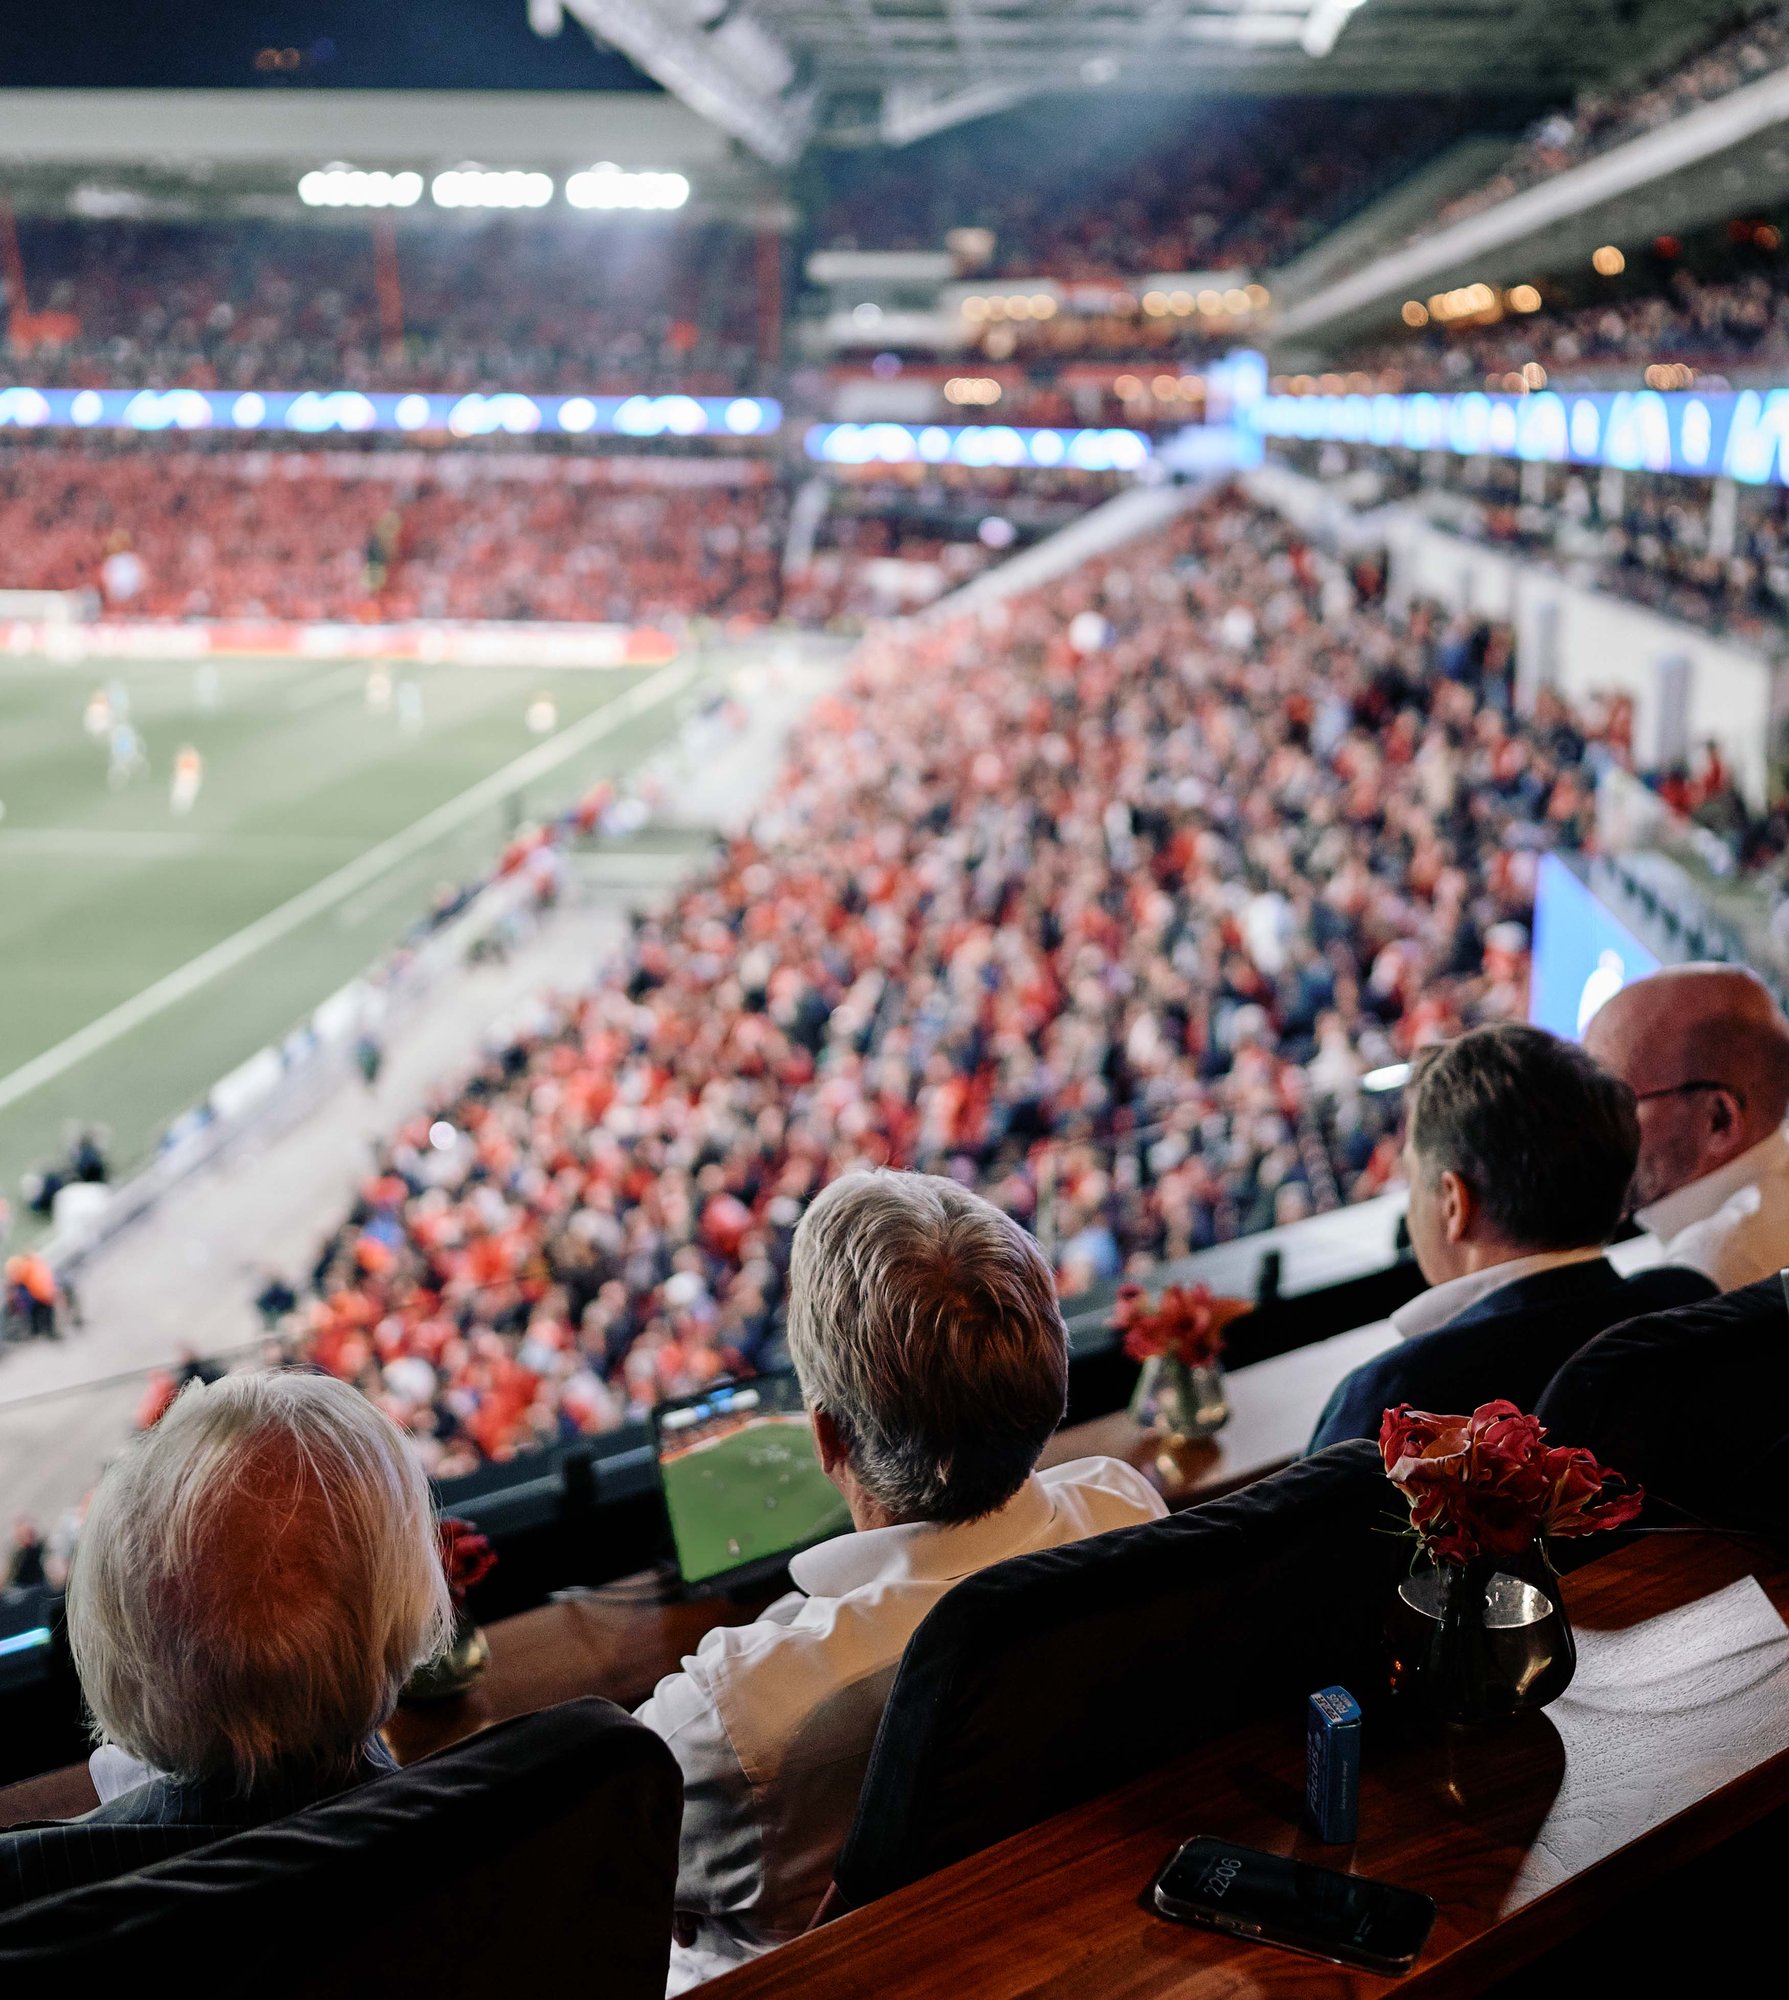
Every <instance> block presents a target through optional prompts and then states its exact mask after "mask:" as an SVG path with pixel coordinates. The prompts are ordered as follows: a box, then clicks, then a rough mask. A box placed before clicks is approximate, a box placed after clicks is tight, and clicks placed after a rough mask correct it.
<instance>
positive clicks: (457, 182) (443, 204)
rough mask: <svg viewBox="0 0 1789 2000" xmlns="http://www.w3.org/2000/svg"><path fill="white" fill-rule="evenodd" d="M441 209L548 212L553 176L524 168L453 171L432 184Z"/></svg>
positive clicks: (477, 168) (464, 168) (440, 175)
mask: <svg viewBox="0 0 1789 2000" xmlns="http://www.w3.org/2000/svg"><path fill="white" fill-rule="evenodd" d="M429 197H430V199H431V200H432V201H433V202H434V204H435V206H436V207H437V208H545V207H546V205H547V203H548V202H550V201H551V200H552V199H553V176H552V175H551V174H543V173H538V172H534V171H531V170H529V169H526V168H522V167H504V168H498V169H489V168H485V167H473V166H466V167H449V168H448V169H447V171H446V172H445V173H440V174H437V175H436V176H435V178H434V179H433V180H432V181H430V183H429Z"/></svg>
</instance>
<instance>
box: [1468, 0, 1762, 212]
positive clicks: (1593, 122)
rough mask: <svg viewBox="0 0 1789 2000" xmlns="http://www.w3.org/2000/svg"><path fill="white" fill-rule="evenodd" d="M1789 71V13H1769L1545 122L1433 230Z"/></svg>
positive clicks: (1588, 94)
mask: <svg viewBox="0 0 1789 2000" xmlns="http://www.w3.org/2000/svg"><path fill="white" fill-rule="evenodd" d="M1786 63H1789V11H1786V10H1785V9H1783V8H1781V7H1768V8H1766V9H1765V10H1764V11H1763V12H1762V13H1758V14H1757V15H1756V17H1755V18H1754V19H1752V20H1749V21H1746V22H1744V23H1742V24H1741V25H1740V26H1738V27H1729V28H1725V29H1721V30H1716V31H1715V32H1714V33H1713V34H1711V36H1710V37H1709V38H1708V40H1707V41H1705V42H1704V43H1703V45H1702V46H1701V47H1700V48H1698V49H1697V50H1696V51H1695V53H1694V54H1692V55H1690V56H1689V57H1687V58H1685V59H1683V60H1681V61H1678V62H1676V63H1673V64H1672V65H1670V66H1669V67H1667V68H1666V69H1664V70H1663V71H1662V72H1661V71H1655V72H1654V73H1653V74H1652V75H1651V76H1650V77H1648V78H1647V79H1646V80H1644V81H1643V82H1641V83H1638V84H1635V85H1633V86H1632V87H1630V88H1628V89H1625V90H1615V91H1609V92H1599V91H1586V92H1585V93H1583V95H1581V96H1580V97H1579V99H1578V101H1577V103H1576V104H1575V105H1573V107H1572V108H1571V109H1570V110H1569V111H1555V112H1552V113H1550V114H1549V115H1548V116H1547V117H1545V118H1543V119H1541V120H1540V122H1539V123H1538V124H1537V125H1535V126H1534V128H1533V129H1532V130H1531V131H1530V132H1529V133H1528V134H1527V135H1526V136H1525V137H1524V139H1523V141H1522V143H1521V144H1520V145H1519V146H1518V147H1516V149H1515V150H1514V151H1513V152H1512V153H1511V154H1510V156H1509V158H1508V159H1507V160H1506V161H1505V162H1504V163H1503V165H1502V166H1501V167H1500V168H1499V169H1498V170H1497V172H1496V173H1494V174H1493V175H1492V176H1491V177H1490V178H1489V179H1488V180H1487V181H1485V182H1484V183H1483V184H1482V185H1481V186H1479V187H1476V188H1473V189H1471V190H1469V191H1468V192H1467V193H1465V194H1462V195H1457V196H1456V197H1455V198H1454V199H1453V200H1452V201H1450V202H1447V203H1445V204H1444V205H1443V206H1442V208H1441V209H1440V210H1439V211H1438V213H1437V214H1436V216H1435V219H1434V224H1433V226H1434V227H1435V228H1437V229H1441V228H1445V227H1446V226H1447V225H1448V224H1449V223H1451V222H1458V221H1461V220H1462V219H1463V218H1465V217H1466V216H1469V215H1479V214H1482V213H1483V212H1484V211H1485V210H1486V209H1488V208H1494V207H1495V206H1496V205H1497V204H1498V203H1499V202H1500V201H1507V200H1508V199H1509V197H1510V196H1511V195H1513V194H1519V193H1520V192H1521V191H1522V190H1523V189H1524V188H1529V187H1534V186H1536V185H1537V184H1538V183H1539V182H1541V181H1543V180H1546V179H1547V178H1548V177H1549V176H1550V175H1553V174H1558V173H1563V172H1565V171H1566V169H1568V168H1570V167H1575V166H1579V165H1581V164H1582V163H1583V162H1584V161H1586V160H1589V159H1594V158H1595V157H1596V156H1597V155H1598V154H1599V153H1604V152H1607V151H1609V149H1610V148H1611V147H1614V146H1619V145H1621V144H1623V143H1624V142H1625V141H1626V140H1629V139H1637V138H1639V137H1640V136H1641V135H1642V134H1643V133H1647V132H1653V131H1657V130H1658V129H1659V128H1660V127H1661V126H1664V125H1668V124H1670V123H1671V122H1672V120H1674V119H1677V118H1681V117H1682V116H1683V115H1684V114H1685V113H1686V112H1688V111H1693V110H1695V109H1696V108H1697V107H1698V106H1699V105H1703V104H1710V103H1713V102H1714V101H1715V100H1716V99H1717V98H1722V97H1725V96H1727V95H1728V94H1729V93H1730V92H1732V91H1735V90H1738V89H1740V88H1741V87H1742V86H1744V85H1745V84H1748V83H1756V82H1757V81H1758V80H1759V78H1760V77H1764V76H1768V75H1769V74H1770V73H1771V72H1772V71H1773V70H1777V69H1781V68H1782V67H1783V66H1784V65H1785V64H1786Z"/></svg>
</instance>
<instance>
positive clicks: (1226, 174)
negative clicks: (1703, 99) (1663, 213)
mask: <svg viewBox="0 0 1789 2000" xmlns="http://www.w3.org/2000/svg"><path fill="white" fill-rule="evenodd" d="M1066 115H1070V114H1065V112H1064V110H1063V108H1062V106H1061V105H1060V104H1057V103H1053V102H1050V101H1047V100H1046V101H1045V102H1043V103H1041V104H1038V105H1032V106H1025V107H1022V108H1021V109H1019V110H1018V111H1015V112H1013V113H1012V114H1010V115H1009V116H1007V117H1006V118H1003V119H1000V120H982V121H980V122H978V123H976V124H973V125H969V126H966V127H964V128H962V129H960V130H958V131H954V132H946V133H942V134H939V135H938V136H937V137H935V138H932V139H929V140H925V141H922V142H920V143H919V144H917V145H914V146H912V147H910V148H908V149H907V150H905V151H904V152H901V153H899V154H895V155H892V156H890V155H873V156H872V155H865V156H864V157H863V158H861V159H860V160H853V159H849V158H841V159H840V160H839V161H837V162H835V163H834V164H832V165H831V166H830V167H829V168H828V175H829V181H828V185H827V187H826V188H824V189H823V190H820V191H818V193H819V198H818V200H817V203H816V207H817V219H816V222H815V224H814V229H813V236H814V241H815V242H816V244H817V245H819V246H821V247H824V248H828V249H861V250H911V249H918V250H935V249H937V248H939V247H940V246H941V245H942V244H943V243H944V241H945V239H946V237H947V236H949V235H950V234H952V233H953V232H955V231H958V230H991V231H992V232H993V234H994V239H995V240H994V247H993V252H992V255H991V257H990V258H988V259H987V260H985V268H986V269H987V270H989V271H990V272H993V273H997V274H1003V275H1008V276H1016V277H1052V278H1061V279H1064V280H1068V281H1071V282H1073V281H1083V280H1097V279H1100V278H1111V277H1141V276H1144V275H1146V274H1148V273H1150V272H1156V271H1160V272H1177V271H1206V270H1254V271H1266V270H1271V269H1272V268H1274V267H1275V266H1276V265H1279V264H1283V263H1285V262H1286V261H1287V260H1288V259H1289V258H1291V257H1293V256H1295V255H1296V254H1297V253H1298V252H1299V251H1300V250H1302V249H1303V248H1305V247H1306V246H1307V245H1308V244H1310V243H1313V242H1315V241H1316V239H1317V238H1318V237H1319V236H1320V235H1322V234H1323V233H1324V232H1325V231H1326V230H1328V229H1331V228H1333V227H1334V226H1335V225H1336V223H1338V222H1339V221H1341V220H1342V218H1343V217H1344V216H1346V215H1348V214H1349V213H1351V212H1352V211H1353V210H1355V209H1357V208H1359V207H1361V206H1362V205H1363V204H1364V203H1365V202H1367V201H1369V200H1371V199H1372V197H1373V196H1374V195H1376V194H1377V193H1379V192H1380V191H1381V190H1382V189H1383V188H1385V187H1387V186H1389V185H1390V184H1391V183H1392V182H1393V181H1395V180H1397V179H1399V178H1401V177H1402V176H1403V175H1404V174H1407V173H1409V172H1410V171H1411V170H1412V169H1413V168H1414V167H1416V166H1417V165H1419V164H1420V163H1421V162H1422V161H1423V160H1424V159H1425V158H1427V157H1428V156H1430V155H1431V154H1433V153H1436V152H1438V151H1439V150H1440V149H1441V148H1442V147H1443V146H1444V145H1446V144H1448V143H1449V142H1450V141H1452V140H1453V139H1455V138H1457V137H1459V136H1460V135H1461V134H1463V133H1464V132H1466V131H1469V130H1470V129H1471V125H1472V106H1471V105H1470V102H1469V101H1468V102H1466V103H1464V104H1462V103H1461V102H1459V101H1445V100H1437V101H1426V100H1418V101H1411V100H1403V101H1400V102H1398V103H1396V104H1380V103H1373V102H1370V101H1369V102H1358V101H1357V102H1350V101H1348V100H1345V99H1343V100H1332V101H1331V102H1329V103H1328V104H1326V105H1325V107H1324V115H1323V117H1322V118H1321V119H1313V118H1312V117H1311V116H1310V115H1309V108H1308V106H1307V105H1306V104H1304V103H1303V102H1300V101H1296V100H1295V101H1291V102H1281V103H1269V104H1264V105H1260V106H1257V107H1253V108H1252V109H1250V110H1249V111H1247V112H1246V113H1242V114H1232V115H1229V116H1226V115H1223V114H1221V113H1218V112H1213V113H1211V114H1210V115H1209V116H1208V117H1207V118H1206V119H1205V120H1204V121H1203V122H1202V124H1201V126H1200V127H1199V129H1197V130H1196V131H1195V132H1193V133H1190V134H1189V133H1188V132H1187V131H1186V130H1185V129H1184V124H1183V123H1179V122H1177V124H1176V126H1175V129H1174V130H1173V131H1172V133H1171V135H1164V136H1162V137H1161V138H1159V139H1154V138H1152V137H1150V136H1149V134H1148V125H1149V120H1148V118H1147V116H1145V117H1142V118H1124V117H1113V118H1112V119H1110V120H1102V121H1093V120H1089V119H1086V118H1085V116H1084V115H1082V116H1080V117H1078V118H1077V121H1076V130H1075V133H1074V144H1073V146H1072V147H1069V146H1065V145H1064V144H1063V139H1064V136H1065V135H1064V130H1063V121H1064V118H1065V116H1066ZM1239 117H1240V118H1241V119H1243V120H1246V130H1239V125H1238V119H1239ZM1139 132H1142V133H1143V134H1144V136H1143V137H1142V138H1139V136H1138V135H1139ZM972 268H975V269H981V268H984V264H983V263H982V262H981V261H979V260H978V261H977V262H976V263H975V264H974V265H973V266H972Z"/></svg>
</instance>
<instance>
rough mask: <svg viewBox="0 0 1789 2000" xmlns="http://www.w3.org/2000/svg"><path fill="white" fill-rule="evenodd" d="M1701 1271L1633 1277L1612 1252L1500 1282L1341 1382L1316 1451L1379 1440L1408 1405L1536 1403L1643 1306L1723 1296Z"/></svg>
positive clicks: (1444, 1407) (1665, 1270)
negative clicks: (1608, 1331) (1386, 1420)
mask: <svg viewBox="0 0 1789 2000" xmlns="http://www.w3.org/2000/svg"><path fill="white" fill-rule="evenodd" d="M1714 1289H1715V1288H1714V1285H1713V1283H1712V1282H1711V1281H1710V1280H1709V1279H1707V1278H1705V1277H1704V1276H1703V1275H1702V1273H1701V1272H1700V1271H1691V1270H1688V1269H1686V1268H1684V1267H1683V1266H1681V1265H1662V1266H1660V1267H1659V1268H1658V1269H1656V1270H1652V1271H1640V1272H1638V1273H1636V1274H1635V1276H1633V1277H1631V1278H1626V1279H1624V1278H1623V1277H1622V1276H1621V1274H1620V1273H1619V1272H1618V1271H1617V1270H1616V1269H1615V1267H1614V1265H1613V1264H1611V1263H1610V1262H1609V1260H1608V1259H1607V1258H1606V1257H1598V1258H1596V1259H1594V1260H1592V1261H1587V1262H1585V1263H1582V1264H1564V1265H1561V1266H1559V1267H1558V1268H1557V1269H1556V1270H1551V1271H1537V1272H1535V1273H1534V1274H1533V1276H1532V1277H1527V1278H1517V1279H1516V1280H1515V1281H1514V1282H1513V1283H1512V1284H1508V1285H1500V1286H1499V1287H1498V1288H1497V1289H1496V1290H1495V1291H1493V1292H1488V1293H1486V1294H1485V1296H1484V1297H1483V1298H1481V1299H1478V1300H1476V1301H1474V1303H1473V1304H1471V1305H1469V1306H1468V1307H1467V1308H1466V1309H1465V1311H1464V1312H1461V1313H1458V1314H1456V1315H1455V1316H1454V1318H1452V1319H1451V1320H1449V1321H1448V1322H1447V1324H1446V1325H1445V1326H1439V1327H1437V1328H1435V1330H1434V1331H1433V1332H1432V1333H1420V1334H1418V1335H1416V1337H1415V1338H1414V1339H1411V1340H1403V1341H1400V1342H1399V1343H1398V1345H1397V1346H1396V1347H1392V1348H1388V1349H1387V1350H1386V1351H1385V1353H1383V1354H1380V1355H1376V1356H1375V1357H1374V1359H1373V1360H1371V1361H1368V1362H1365V1363H1363V1364H1362V1365H1361V1366H1360V1367H1359V1368H1357V1369H1355V1371H1354V1373H1353V1374H1352V1375H1348V1376H1345V1377H1344V1378H1343V1379H1342V1381H1341V1382H1340V1383H1338V1384H1337V1387H1336V1392H1335V1394H1334V1395H1333V1396H1331V1397H1330V1399H1329V1405H1328V1407H1327V1408H1326V1409H1325V1410H1324V1412H1323V1415H1322V1416H1321V1417H1320V1418H1319V1419H1318V1422H1317V1431H1316V1435H1315V1436H1314V1437H1313V1438H1312V1439H1311V1447H1310V1448H1311V1450H1312V1451H1321V1450H1322V1449H1323V1447H1324V1446H1325V1445H1331V1444H1339V1443H1340V1442H1341V1441H1342V1439H1343V1438H1355V1437H1364V1438H1377V1437H1378V1435H1379V1421H1380V1419H1381V1417H1383V1416H1384V1414H1385V1412H1386V1411H1387V1410H1389V1409H1392V1408H1394V1407H1395V1406H1396V1405H1397V1404H1399V1403H1411V1404H1414V1405H1415V1407H1416V1408H1417V1409H1419V1410H1435V1411H1439V1412H1442V1413H1445V1414H1448V1415H1454V1414H1459V1415H1464V1414H1465V1413H1466V1412H1467V1411H1469V1410H1475V1409H1477V1407H1478V1406H1479V1404H1480V1403H1489V1402H1493V1401H1495V1400H1497V1399H1498V1398H1503V1399H1505V1400H1507V1401H1508V1402H1511V1403H1514V1404H1515V1405H1516V1407H1517V1408H1518V1409H1521V1410H1532V1409H1533V1408H1534V1406H1535V1404H1536V1403H1537V1402H1538V1401H1539V1400H1540V1396H1541V1392H1542V1390H1543V1389H1545V1388H1546V1386H1547V1384H1548V1383H1549V1382H1550V1381H1551V1380H1552V1379H1553V1377H1554V1376H1555V1375H1556V1374H1557V1373H1558V1372H1559V1370H1560V1369H1561V1368H1563V1367H1564V1366H1565V1364H1566V1362H1567V1361H1568V1360H1570V1359H1571V1357H1572V1356H1573V1355H1574V1354H1575V1353H1576V1352H1577V1351H1578V1349H1579V1348H1580V1347H1582V1346H1583V1345H1584V1343H1585V1342H1586V1341H1587V1340H1593V1339H1594V1338H1595V1337H1596V1336H1597V1335H1598V1334H1599V1333H1601V1332H1602V1331H1603V1330H1604V1329H1605V1328H1606V1327H1611V1326H1614V1325H1615V1324H1616V1322H1617V1321H1619V1320H1624V1319H1632V1318H1634V1317H1635V1315H1636V1314H1638V1313H1646V1312H1658V1311H1660V1310H1662V1309H1663V1308H1665V1307H1667V1306H1679V1305H1686V1304H1689V1303H1690V1302H1691V1301H1693V1300H1697V1299H1707V1298H1712V1297H1713V1296H1714Z"/></svg>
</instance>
